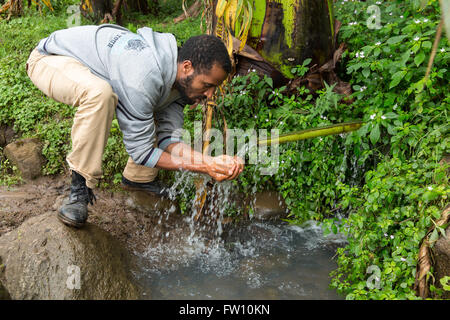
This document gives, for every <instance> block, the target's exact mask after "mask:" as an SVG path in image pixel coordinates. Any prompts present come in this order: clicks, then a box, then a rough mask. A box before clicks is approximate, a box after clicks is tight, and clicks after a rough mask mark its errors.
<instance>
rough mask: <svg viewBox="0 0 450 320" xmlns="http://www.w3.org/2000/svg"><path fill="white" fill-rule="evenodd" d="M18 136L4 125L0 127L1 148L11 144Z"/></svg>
mask: <svg viewBox="0 0 450 320" xmlns="http://www.w3.org/2000/svg"><path fill="white" fill-rule="evenodd" d="M16 136H17V135H16V133H15V132H14V129H13V128H12V127H10V126H7V125H4V124H2V125H0V148H3V147H4V146H6V145H7V144H9V143H10V142H11V141H13V140H14V138H15V137H16Z"/></svg>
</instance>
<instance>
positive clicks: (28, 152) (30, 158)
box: [4, 138, 44, 179]
mask: <svg viewBox="0 0 450 320" xmlns="http://www.w3.org/2000/svg"><path fill="white" fill-rule="evenodd" d="M4 153H5V156H6V157H7V158H8V159H9V161H11V163H12V164H14V165H15V166H16V167H17V168H18V169H19V170H20V172H21V174H22V178H24V179H35V178H37V177H39V176H40V175H41V168H42V165H43V164H44V159H43V157H42V146H41V143H40V141H39V140H38V139H34V138H33V139H23V140H18V141H16V142H13V143H10V144H8V145H7V146H6V147H5V150H4Z"/></svg>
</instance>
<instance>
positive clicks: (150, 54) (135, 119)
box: [27, 24, 243, 227]
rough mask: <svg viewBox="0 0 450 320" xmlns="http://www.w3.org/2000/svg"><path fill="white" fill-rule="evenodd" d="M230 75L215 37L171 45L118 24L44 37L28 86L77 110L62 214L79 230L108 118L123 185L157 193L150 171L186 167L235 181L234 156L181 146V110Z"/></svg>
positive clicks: (169, 39) (237, 163)
mask: <svg viewBox="0 0 450 320" xmlns="http://www.w3.org/2000/svg"><path fill="white" fill-rule="evenodd" d="M230 71H231V62H230V59H229V56H228V53H227V50H226V48H225V45H224V44H223V43H222V42H221V41H220V40H219V39H218V38H216V37H213V36H208V35H202V36H197V37H193V38H190V39H189V40H188V41H186V43H185V44H184V45H183V46H182V47H181V48H180V49H178V48H177V43H176V40H175V37H174V36H173V35H172V34H167V33H157V32H154V31H152V29H150V28H141V29H139V30H138V31H137V34H135V33H133V32H131V31H129V30H127V29H125V28H123V27H120V26H116V25H110V24H105V25H100V26H80V27H74V28H70V29H65V30H59V31H55V32H53V33H52V34H51V35H50V36H49V37H47V38H44V39H42V40H41V41H40V42H39V44H38V45H37V47H36V48H35V49H34V50H33V51H32V52H31V54H30V57H29V59H28V61H27V73H28V76H29V77H30V79H31V80H32V81H33V83H34V84H35V85H36V86H37V87H38V88H39V89H40V90H41V91H42V92H43V93H45V94H46V95H47V96H49V97H51V98H53V99H54V100H56V101H59V102H62V103H65V104H70V105H73V106H74V107H77V112H76V114H75V117H74V120H73V126H72V132H71V138H72V150H71V152H70V154H69V155H68V156H67V162H68V164H69V167H70V170H71V172H72V184H71V188H70V195H69V198H68V199H67V200H66V201H65V202H64V204H63V205H62V207H61V208H60V209H59V211H58V217H59V219H60V220H61V221H62V222H63V223H65V224H67V225H69V226H73V227H82V226H83V225H84V223H85V222H86V220H87V218H88V210H87V206H88V203H90V204H93V200H94V199H95V196H94V193H93V191H92V189H94V188H95V187H96V185H97V183H98V180H99V179H100V178H101V176H102V170H101V163H102V156H103V152H104V148H105V146H106V143H107V138H108V134H109V131H110V128H111V122H112V120H113V117H114V113H116V117H117V120H118V123H119V126H120V129H121V130H122V133H123V141H124V144H125V149H126V151H127V152H128V154H129V156H130V157H129V159H128V163H127V165H126V167H125V169H124V171H123V177H122V183H123V185H124V186H126V187H128V188H133V189H138V190H144V191H148V192H152V193H155V194H158V195H160V196H164V195H166V194H167V190H166V189H165V188H164V187H163V186H162V185H161V184H160V183H159V182H158V181H157V179H156V177H157V172H158V171H157V170H158V168H161V169H168V170H180V169H181V170H190V171H194V172H201V173H206V174H208V175H210V176H211V177H212V178H214V179H215V180H217V181H222V180H225V179H234V178H236V177H237V176H238V175H239V174H240V173H241V172H242V170H243V162H242V160H241V159H239V158H237V157H235V158H232V157H229V156H226V155H225V156H221V157H208V156H206V157H203V158H201V159H200V161H194V158H195V157H201V154H200V153H198V152H195V151H194V150H193V149H192V148H191V147H190V146H188V145H186V144H183V143H182V142H181V136H180V130H179V129H180V128H182V126H183V107H184V106H185V105H186V104H194V103H198V102H200V101H201V100H203V99H205V98H211V97H212V96H213V94H214V91H215V89H216V87H217V86H218V85H220V84H221V83H222V82H223V81H224V80H225V79H226V77H227V75H228V74H229V72H230Z"/></svg>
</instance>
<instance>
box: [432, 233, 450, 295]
mask: <svg viewBox="0 0 450 320" xmlns="http://www.w3.org/2000/svg"><path fill="white" fill-rule="evenodd" d="M445 235H446V238H444V237H440V239H439V240H438V241H436V243H435V245H434V248H433V253H434V258H435V263H434V268H435V278H436V282H437V286H438V287H441V285H440V283H439V280H440V279H441V278H443V277H445V276H450V227H448V228H447V230H446V233H445ZM443 298H444V299H450V292H449V291H444V297H443Z"/></svg>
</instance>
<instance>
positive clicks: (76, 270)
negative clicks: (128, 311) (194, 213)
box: [0, 212, 139, 300]
mask: <svg viewBox="0 0 450 320" xmlns="http://www.w3.org/2000/svg"><path fill="white" fill-rule="evenodd" d="M0 258H1V259H2V261H3V266H4V267H3V270H0V282H1V283H2V284H3V286H4V287H5V289H6V290H7V291H8V292H9V294H10V296H11V298H12V299H20V300H22V299H74V300H81V299H106V300H109V299H137V298H138V297H139V289H138V287H137V286H136V284H134V283H133V282H132V281H133V280H132V277H131V275H130V274H129V270H130V268H131V267H132V261H133V260H131V256H130V255H129V253H128V252H126V251H125V249H124V248H123V247H122V246H121V244H120V243H119V242H118V241H117V240H115V239H114V238H112V236H110V235H109V234H108V233H107V232H106V231H104V230H102V229H100V228H99V227H97V226H95V225H93V224H90V223H87V224H86V225H85V226H84V227H83V228H82V229H73V228H69V227H67V226H65V225H63V224H62V223H61V222H60V221H58V219H57V217H56V215H55V213H54V212H47V213H44V214H42V215H39V216H37V217H33V218H30V219H28V220H27V221H25V222H24V223H23V224H22V225H21V226H20V227H18V228H17V229H15V230H13V231H10V232H9V233H6V234H4V235H3V236H1V237H0Z"/></svg>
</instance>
